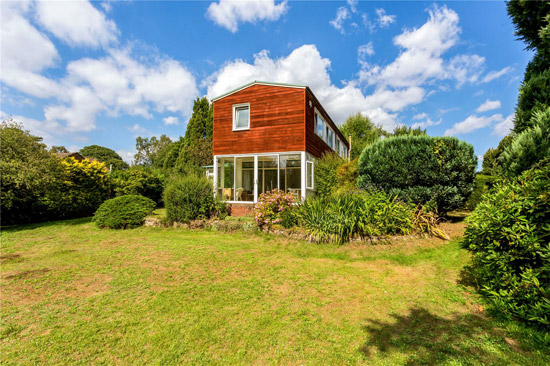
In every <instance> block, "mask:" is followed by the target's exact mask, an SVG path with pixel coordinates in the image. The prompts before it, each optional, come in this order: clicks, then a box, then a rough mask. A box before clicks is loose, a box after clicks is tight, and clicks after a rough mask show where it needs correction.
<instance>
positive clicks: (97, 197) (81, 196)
mask: <svg viewBox="0 0 550 366" xmlns="http://www.w3.org/2000/svg"><path fill="white" fill-rule="evenodd" d="M61 165H62V167H63V172H62V173H61V175H60V176H59V177H58V179H57V181H56V184H55V188H54V189H52V190H51V191H49V192H48V193H47V194H46V196H45V198H44V203H45V204H46V205H47V207H48V210H49V212H50V213H51V215H52V216H53V217H56V218H74V217H83V216H91V215H93V214H94V212H95V211H96V210H97V209H98V207H99V206H100V205H101V204H102V203H103V202H104V201H105V200H106V199H108V198H109V195H110V193H111V181H110V178H109V171H108V170H107V168H106V167H105V164H104V163H101V162H99V161H89V160H82V161H78V160H76V159H74V158H67V159H63V160H62V162H61Z"/></svg>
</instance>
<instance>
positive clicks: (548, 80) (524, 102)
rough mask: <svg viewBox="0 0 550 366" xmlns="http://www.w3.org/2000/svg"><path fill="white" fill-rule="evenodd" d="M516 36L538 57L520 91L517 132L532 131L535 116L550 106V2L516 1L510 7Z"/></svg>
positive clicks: (529, 66)
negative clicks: (530, 129) (531, 122)
mask: <svg viewBox="0 0 550 366" xmlns="http://www.w3.org/2000/svg"><path fill="white" fill-rule="evenodd" d="M507 8H508V14H509V15H510V17H511V19H512V22H513V23H514V25H515V28H516V32H515V33H516V36H517V37H518V39H520V40H522V41H523V42H524V43H525V45H526V48H527V49H528V50H533V51H535V56H534V57H533V59H532V60H531V61H530V62H529V65H527V69H526V70H525V76H524V79H523V84H522V86H521V88H520V94H519V98H518V106H517V108H516V115H515V121H514V132H515V133H516V134H519V133H521V132H523V131H525V130H526V129H528V128H531V127H533V126H532V125H531V124H530V121H532V117H533V115H534V113H535V112H537V111H543V110H545V109H546V108H547V107H548V106H550V92H549V90H550V71H549V70H550V1H548V0H544V1H527V0H515V1H509V2H508V3H507Z"/></svg>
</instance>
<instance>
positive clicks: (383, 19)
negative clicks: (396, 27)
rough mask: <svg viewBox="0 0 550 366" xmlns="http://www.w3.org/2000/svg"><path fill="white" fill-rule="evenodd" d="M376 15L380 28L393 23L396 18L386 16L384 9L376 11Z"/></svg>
mask: <svg viewBox="0 0 550 366" xmlns="http://www.w3.org/2000/svg"><path fill="white" fill-rule="evenodd" d="M376 15H377V16H378V24H379V25H380V27H382V28H384V27H387V26H389V25H390V24H392V23H395V19H396V18H397V17H396V16H395V15H388V14H386V10H384V9H376Z"/></svg>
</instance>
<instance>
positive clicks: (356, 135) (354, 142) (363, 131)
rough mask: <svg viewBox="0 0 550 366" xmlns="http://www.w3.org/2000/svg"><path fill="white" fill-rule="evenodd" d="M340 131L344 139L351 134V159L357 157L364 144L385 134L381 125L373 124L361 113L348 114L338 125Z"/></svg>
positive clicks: (370, 142)
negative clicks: (341, 123)
mask: <svg viewBox="0 0 550 366" xmlns="http://www.w3.org/2000/svg"><path fill="white" fill-rule="evenodd" d="M340 131H341V132H342V134H343V135H344V136H345V137H346V139H349V136H351V158H352V159H356V158H359V156H360V155H361V152H362V151H363V149H364V148H365V146H368V145H370V144H372V143H373V142H375V141H377V140H379V139H380V137H382V136H384V135H387V132H386V131H384V129H382V127H380V126H377V125H375V124H374V123H373V122H372V121H371V120H370V118H369V117H366V116H363V115H362V114H361V113H357V114H354V115H352V116H349V117H348V119H346V122H345V123H344V124H343V125H342V126H341V127H340ZM348 142H349V141H348Z"/></svg>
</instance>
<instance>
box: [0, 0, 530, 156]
mask: <svg viewBox="0 0 550 366" xmlns="http://www.w3.org/2000/svg"><path fill="white" fill-rule="evenodd" d="M1 6H2V15H1V16H2V19H1V27H2V29H1V48H2V49H1V61H2V63H1V74H0V79H1V91H2V94H1V108H0V110H1V114H2V117H3V118H6V117H7V116H10V115H11V116H13V117H14V118H15V119H16V120H18V121H20V122H22V123H23V124H24V125H25V127H26V128H28V129H30V130H31V131H32V132H33V133H34V134H37V135H39V136H42V137H44V141H45V142H46V143H48V144H50V145H65V146H66V147H68V148H69V149H70V150H78V149H79V148H81V147H83V146H86V145H91V144H99V145H103V146H107V147H110V148H113V149H114V150H116V151H118V152H119V153H120V154H121V155H122V156H123V157H124V158H125V159H126V160H131V158H132V155H133V153H134V149H135V137H136V136H138V135H140V136H153V135H160V134H163V133H164V134H167V135H168V136H170V137H172V138H177V137H178V136H179V135H183V134H184V133H185V128H186V124H187V121H188V119H189V117H190V114H191V108H192V105H193V100H194V99H195V98H196V97H200V96H204V95H206V96H208V97H209V98H212V97H215V96H217V95H219V94H222V93H224V92H226V91H228V90H231V89H233V88H235V87H237V86H239V85H242V84H245V83H247V82H249V81H252V80H265V81H274V82H285V83H295V84H305V85H309V86H310V87H311V88H312V90H313V92H314V93H315V94H316V95H317V97H318V98H319V99H320V100H321V103H322V104H323V105H324V106H325V108H326V109H327V110H328V112H329V114H330V115H331V117H332V118H333V120H335V122H336V123H338V124H341V123H343V122H344V120H345V118H346V117H347V116H349V115H350V114H353V113H357V112H361V113H363V114H365V115H368V116H369V117H370V118H371V119H372V120H373V121H374V122H376V123H379V124H381V125H382V126H383V127H385V128H387V129H390V130H391V129H392V128H393V127H395V126H397V125H400V124H405V125H407V126H420V127H422V128H427V130H428V133H429V134H430V135H434V136H435V135H440V136H441V135H453V136H457V137H459V138H461V139H464V140H466V141H468V142H470V143H471V144H473V145H474V148H475V152H476V154H477V155H482V154H483V153H484V152H485V151H486V150H487V149H488V148H490V147H495V146H497V145H498V142H499V141H500V139H501V138H502V137H503V136H504V135H506V134H507V133H508V131H509V129H510V128H511V126H512V124H513V123H512V117H513V111H514V107H515V103H516V99H517V95H518V87H519V85H520V82H521V79H522V77H523V73H524V70H525V66H526V65H527V63H528V61H529V60H530V58H531V57H532V55H531V54H530V52H528V51H525V50H524V49H523V44H522V43H521V42H519V41H516V40H515V36H514V34H513V26H512V24H511V22H510V20H509V18H508V16H507V13H506V7H505V3H504V2H501V1H487V2H472V1H468V2H459V1H452V2H422V1H395V2H374V1H322V2H321V1H287V2H273V1H241V2H230V1H224V0H221V1H218V2H206V1H204V2H203V1H194V2H184V1H166V2H147V1H113V2H108V1H106V2H92V3H90V2H87V1H73V2H33V1H28V2H27V1H18V2H7V1H3V2H2V5H1Z"/></svg>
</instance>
